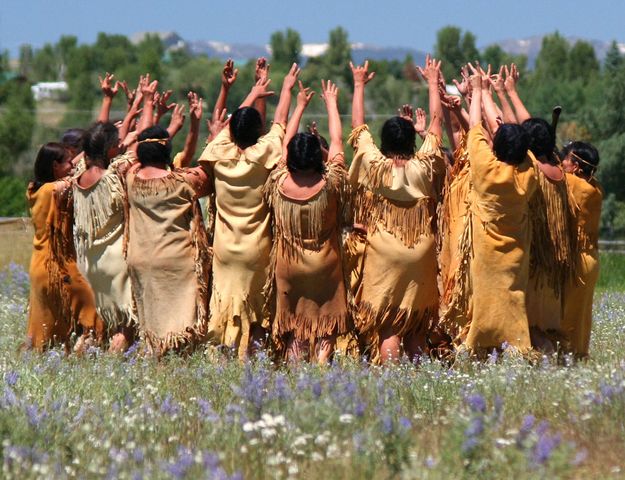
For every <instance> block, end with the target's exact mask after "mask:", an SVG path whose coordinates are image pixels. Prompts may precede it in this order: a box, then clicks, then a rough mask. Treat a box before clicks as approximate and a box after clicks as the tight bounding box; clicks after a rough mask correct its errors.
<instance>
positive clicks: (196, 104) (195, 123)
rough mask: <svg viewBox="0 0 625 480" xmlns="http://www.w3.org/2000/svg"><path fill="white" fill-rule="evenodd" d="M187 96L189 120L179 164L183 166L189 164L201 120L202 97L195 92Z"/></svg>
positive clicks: (193, 153)
mask: <svg viewBox="0 0 625 480" xmlns="http://www.w3.org/2000/svg"><path fill="white" fill-rule="evenodd" d="M187 98H188V99H189V117H190V120H191V122H190V126H189V133H187V138H186V139H185V142H184V149H183V150H182V155H181V158H180V166H181V167H183V168H185V167H188V166H189V165H191V161H192V160H193V155H195V149H196V148H197V139H198V137H199V136H200V122H201V121H202V99H201V98H199V97H198V95H197V93H195V92H189V94H188V95H187Z"/></svg>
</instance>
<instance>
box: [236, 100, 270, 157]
mask: <svg viewBox="0 0 625 480" xmlns="http://www.w3.org/2000/svg"><path fill="white" fill-rule="evenodd" d="M262 132H263V120H262V118H261V116H260V113H259V112H258V110H256V109H255V108H252V107H243V108H239V109H238V110H236V111H235V112H234V113H233V114H232V117H231V118H230V135H232V140H234V143H235V144H236V145H237V147H239V148H241V149H245V148H247V147H251V146H252V145H254V144H255V143H256V142H258V139H259V137H260V136H261V134H262Z"/></svg>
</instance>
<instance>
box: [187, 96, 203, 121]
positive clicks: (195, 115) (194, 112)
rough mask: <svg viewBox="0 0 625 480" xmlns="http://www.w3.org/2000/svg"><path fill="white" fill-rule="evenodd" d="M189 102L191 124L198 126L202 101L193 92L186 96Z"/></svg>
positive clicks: (200, 118)
mask: <svg viewBox="0 0 625 480" xmlns="http://www.w3.org/2000/svg"><path fill="white" fill-rule="evenodd" d="M187 99H188V100H189V117H190V119H191V123H192V124H196V125H199V123H200V120H202V99H201V98H200V97H199V96H198V94H197V93H195V92H189V93H188V94H187Z"/></svg>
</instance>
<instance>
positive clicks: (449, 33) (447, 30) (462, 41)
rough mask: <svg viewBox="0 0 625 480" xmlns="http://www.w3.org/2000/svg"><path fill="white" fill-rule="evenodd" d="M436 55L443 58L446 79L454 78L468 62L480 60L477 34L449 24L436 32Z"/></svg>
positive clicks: (440, 58)
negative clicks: (476, 41)
mask: <svg viewBox="0 0 625 480" xmlns="http://www.w3.org/2000/svg"><path fill="white" fill-rule="evenodd" d="M434 55H435V56H436V58H438V59H439V60H442V62H443V63H442V70H443V74H444V75H445V78H446V79H450V78H454V77H456V76H457V75H458V72H459V71H460V69H461V68H462V66H463V65H465V64H466V63H467V62H472V61H474V60H479V59H480V57H479V52H478V50H477V47H476V46H475V35H473V34H472V33H471V32H469V31H467V32H464V34H463V33H462V30H461V29H460V28H459V27H455V26H447V27H443V28H441V29H440V30H439V31H438V32H437V34H436V46H435V47H434Z"/></svg>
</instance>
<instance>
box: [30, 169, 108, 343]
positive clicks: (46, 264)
mask: <svg viewBox="0 0 625 480" xmlns="http://www.w3.org/2000/svg"><path fill="white" fill-rule="evenodd" d="M26 196H27V199H28V205H29V207H30V212H31V217H32V222H33V227H34V230H35V236H34V238H33V255H32V257H31V260H30V270H29V274H30V297H29V307H28V327H27V337H28V341H29V343H30V346H32V347H33V348H35V349H37V350H42V349H44V348H46V347H48V346H52V345H54V344H59V343H65V344H66V345H67V342H68V341H69V340H70V335H71V333H72V332H73V331H75V330H76V327H77V326H78V325H80V326H81V327H82V330H83V332H85V333H86V332H89V331H94V332H95V335H96V336H97V337H100V336H101V335H102V329H103V327H102V321H101V320H100V318H99V317H98V315H97V313H96V307H95V299H94V297H93V292H92V290H91V287H90V286H89V284H88V283H87V282H86V281H85V279H84V277H83V276H82V275H81V273H80V271H79V270H78V267H77V265H76V256H75V250H74V245H73V243H72V221H71V220H72V216H71V190H70V188H69V184H68V183H67V182H65V181H59V182H48V183H44V184H43V185H41V186H40V187H39V188H34V186H33V184H31V185H29V187H28V190H27V193H26Z"/></svg>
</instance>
